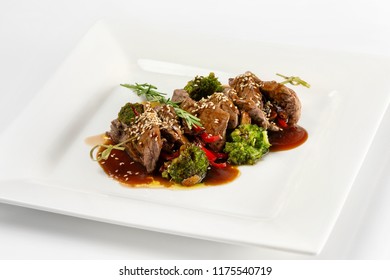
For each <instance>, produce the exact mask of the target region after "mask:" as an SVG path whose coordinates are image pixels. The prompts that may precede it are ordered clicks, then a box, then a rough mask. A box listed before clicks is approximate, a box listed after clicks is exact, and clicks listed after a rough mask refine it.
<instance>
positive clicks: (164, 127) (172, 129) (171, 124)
mask: <svg viewBox="0 0 390 280" xmlns="http://www.w3.org/2000/svg"><path fill="white" fill-rule="evenodd" d="M155 110H156V112H157V115H158V117H159V118H160V120H161V135H162V137H163V141H164V143H165V144H164V146H163V148H164V150H165V151H167V152H171V151H172V149H174V147H177V148H179V147H180V146H181V145H184V144H185V143H187V142H188V140H187V139H186V137H185V136H184V134H183V132H182V130H181V127H180V123H179V119H178V117H177V115H176V112H175V109H174V108H173V107H172V106H169V105H163V106H160V107H157V108H155Z"/></svg>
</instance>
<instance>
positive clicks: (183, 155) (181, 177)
mask: <svg viewBox="0 0 390 280" xmlns="http://www.w3.org/2000/svg"><path fill="white" fill-rule="evenodd" d="M166 165H167V168H166V169H165V170H164V171H163V173H162V176H163V177H164V178H167V179H169V178H171V179H172V180H173V181H175V182H176V183H179V184H182V185H184V186H192V185H195V184H197V183H200V182H201V181H202V180H203V179H204V177H205V176H206V173H207V168H208V166H209V161H208V159H207V157H206V154H205V153H204V151H203V150H202V149H200V148H199V147H198V146H195V145H193V144H190V145H183V146H181V148H180V155H179V156H178V157H177V158H175V159H173V160H172V161H171V162H168V163H167V164H166Z"/></svg>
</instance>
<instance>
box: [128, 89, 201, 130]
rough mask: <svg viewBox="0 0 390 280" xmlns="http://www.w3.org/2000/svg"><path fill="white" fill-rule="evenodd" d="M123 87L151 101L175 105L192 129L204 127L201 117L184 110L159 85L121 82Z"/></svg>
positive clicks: (177, 111)
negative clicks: (160, 90)
mask: <svg viewBox="0 0 390 280" xmlns="http://www.w3.org/2000/svg"><path fill="white" fill-rule="evenodd" d="M121 86H122V87H125V88H129V89H131V90H132V91H133V92H135V93H136V94H137V95H138V96H144V97H145V98H146V100H148V101H150V102H158V103H162V104H167V105H170V106H172V107H173V109H174V110H175V112H176V114H177V115H178V116H179V117H180V118H182V119H183V120H184V121H185V122H186V123H187V125H188V127H189V128H190V129H191V128H192V126H194V125H196V126H199V127H203V125H202V123H201V122H200V119H199V118H197V117H196V116H194V115H192V114H191V113H189V112H187V111H186V110H183V109H182V108H180V107H179V104H178V103H176V102H173V101H172V100H170V99H169V98H165V97H164V95H166V94H165V93H162V92H158V91H157V87H155V86H153V85H151V84H147V83H145V84H138V83H135V84H121Z"/></svg>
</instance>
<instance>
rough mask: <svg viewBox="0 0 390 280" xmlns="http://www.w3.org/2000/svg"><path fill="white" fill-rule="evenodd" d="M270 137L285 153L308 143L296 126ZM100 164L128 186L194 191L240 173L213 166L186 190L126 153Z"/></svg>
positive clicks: (93, 141) (96, 139)
mask: <svg viewBox="0 0 390 280" xmlns="http://www.w3.org/2000/svg"><path fill="white" fill-rule="evenodd" d="M268 138H269V141H270V143H271V145H272V146H271V148H270V151H272V152H275V151H284V150H289V149H293V148H296V147H298V146H300V145H302V144H303V143H304V142H305V141H306V140H307V138H308V133H307V131H306V130H305V129H304V128H303V127H301V126H298V125H296V126H292V127H288V128H285V129H283V130H282V131H269V132H268ZM103 142H104V143H105V144H112V143H111V141H110V139H107V138H105V136H104V134H102V135H96V136H91V137H88V138H87V139H86V143H87V144H89V145H97V144H101V143H103ZM103 149H104V148H101V149H100V150H99V151H98V153H100V152H102V150H103ZM99 164H100V166H101V167H102V169H103V170H104V172H105V173H106V174H107V175H108V176H110V177H111V178H113V179H114V180H116V181H118V182H120V183H121V184H123V185H125V186H128V187H147V188H161V187H167V188H171V189H193V188H199V187H204V186H217V185H222V184H226V183H229V182H232V181H234V180H235V179H236V178H237V177H238V176H239V174H240V171H239V169H238V168H237V167H236V166H231V165H227V167H226V168H215V167H211V169H210V170H208V172H207V175H206V178H205V179H204V180H203V182H202V183H201V184H198V185H196V186H191V187H185V186H181V185H179V184H176V183H174V182H172V181H170V180H167V179H165V178H163V177H162V176H161V174H160V173H159V172H158V171H156V172H155V173H154V174H148V173H147V172H146V169H145V168H144V166H143V165H141V164H140V163H138V162H135V161H133V160H132V159H131V158H130V156H129V155H128V154H127V153H126V152H125V151H120V150H113V151H112V152H111V154H110V156H109V158H108V159H107V160H101V161H99Z"/></svg>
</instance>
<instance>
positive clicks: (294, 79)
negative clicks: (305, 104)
mask: <svg viewBox="0 0 390 280" xmlns="http://www.w3.org/2000/svg"><path fill="white" fill-rule="evenodd" d="M276 75H278V76H279V77H282V78H284V79H285V81H283V82H281V84H283V85H284V84H287V83H290V84H292V85H294V86H297V85H302V86H304V87H307V88H310V84H309V83H307V82H305V81H304V80H302V79H301V78H299V77H296V76H290V77H288V76H284V75H282V74H279V73H276Z"/></svg>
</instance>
